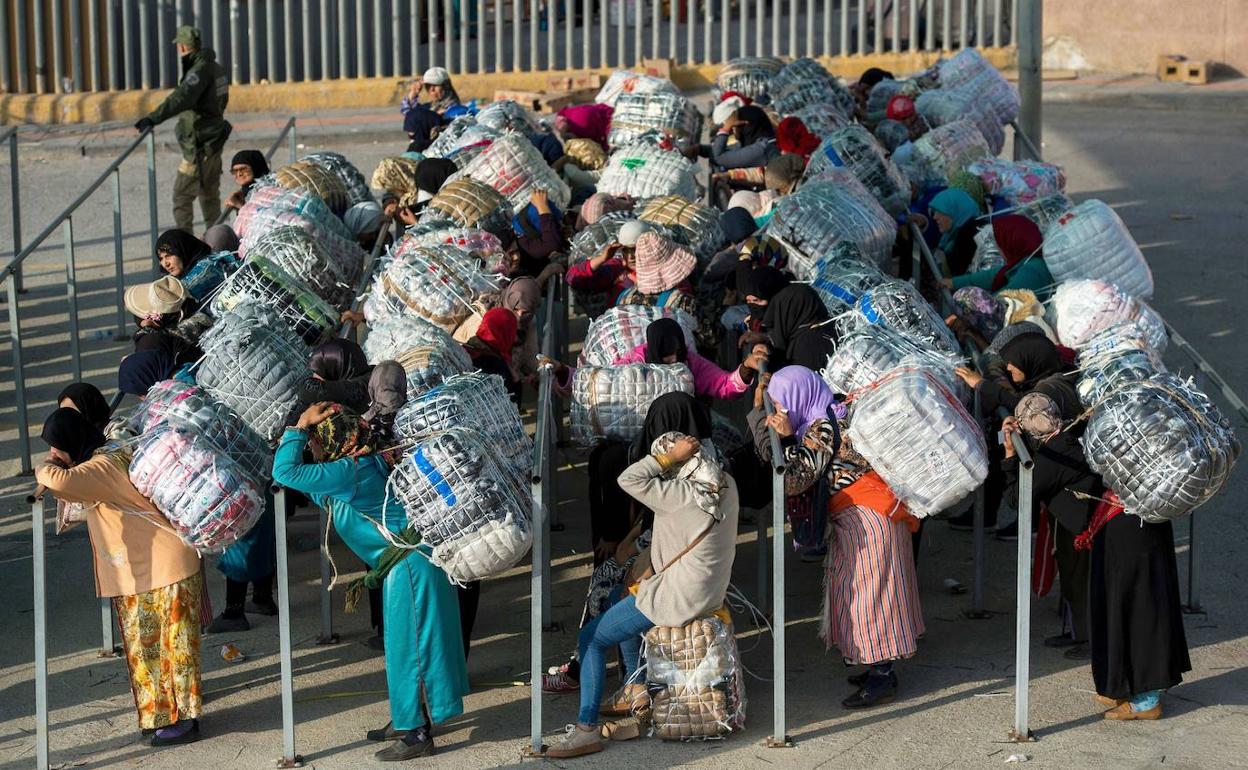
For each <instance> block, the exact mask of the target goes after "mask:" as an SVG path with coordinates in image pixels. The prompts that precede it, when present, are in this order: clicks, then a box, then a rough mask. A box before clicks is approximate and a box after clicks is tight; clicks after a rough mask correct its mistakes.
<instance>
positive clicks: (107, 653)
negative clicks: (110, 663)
mask: <svg viewBox="0 0 1248 770" xmlns="http://www.w3.org/2000/svg"><path fill="white" fill-rule="evenodd" d="M114 626H115V624H114V622H113V600H112V599H109V598H107V597H105V598H103V599H100V652H99V656H100V657H101V658H114V657H116V656H117V640H116V637H114V635H113V628H114Z"/></svg>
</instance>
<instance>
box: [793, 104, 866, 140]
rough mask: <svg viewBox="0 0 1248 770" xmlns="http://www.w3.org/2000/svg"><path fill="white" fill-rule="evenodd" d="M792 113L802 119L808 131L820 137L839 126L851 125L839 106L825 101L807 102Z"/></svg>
mask: <svg viewBox="0 0 1248 770" xmlns="http://www.w3.org/2000/svg"><path fill="white" fill-rule="evenodd" d="M793 115H794V117H796V118H797V119H798V120H800V121H802V123H803V124H804V125H805V126H806V129H807V130H808V131H810V133H812V134H814V135H815V136H817V137H820V138H823V137H826V136H827V135H828V134H830V133H832V132H833V131H836V130H837V129H839V128H844V127H845V126H848V125H852V123H851V122H850V120H849V119H848V118H847V117H845V114H844V113H842V112H841V110H840V108H839V107H837V106H836V105H834V104H828V103H826V102H816V103H815V104H807V105H805V106H803V107H802V108H801V109H800V110H797V111H796V112H794V113H793Z"/></svg>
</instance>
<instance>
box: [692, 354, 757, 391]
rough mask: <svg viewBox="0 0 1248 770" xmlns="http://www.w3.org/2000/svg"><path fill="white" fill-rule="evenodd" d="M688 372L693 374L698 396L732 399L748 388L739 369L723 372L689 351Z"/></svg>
mask: <svg viewBox="0 0 1248 770" xmlns="http://www.w3.org/2000/svg"><path fill="white" fill-rule="evenodd" d="M689 371H691V372H693V384H694V389H695V390H696V391H697V393H698V395H700V396H710V397H711V398H720V399H725V398H734V397H736V396H739V395H741V394H742V393H744V392H745V389H746V388H747V387H749V386H748V385H747V383H746V381H745V379H744V378H743V377H742V376H741V369H740V367H738V368H736V369H733V370H732V371H731V372H727V371H724V370H723V369H720V368H719V367H718V366H716V365H715V364H714V363H713V362H711V361H708V360H707V359H705V358H703V357H702V356H700V355H698V354H697V353H695V352H694V351H692V350H691V351H689ZM750 379H751V380H752V379H753V377H751V378H750Z"/></svg>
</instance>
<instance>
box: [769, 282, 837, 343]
mask: <svg viewBox="0 0 1248 770" xmlns="http://www.w3.org/2000/svg"><path fill="white" fill-rule="evenodd" d="M826 320H828V308H827V306H826V305H824V304H823V300H822V299H820V298H819V295H818V293H816V292H815V290H814V289H812V288H810V287H809V286H807V285H806V284H792V285H790V286H786V287H785V288H783V289H781V290H780V291H779V292H777V293H776V295H775V296H774V297H772V298H771V301H769V302H768V303H767V312H766V313H764V314H763V328H764V329H766V331H767V333H768V334H769V335H770V336H771V342H772V344H773V345H774V346H775V347H777V348H779V349H780V350H783V351H785V352H786V354H788V353H790V352H791V351H792V348H793V343H794V342H796V341H797V338H798V337H799V336H801V333H802V332H803V331H805V330H806V329H807V328H809V327H811V326H813V325H815V324H819V323H822V322H824V321H826Z"/></svg>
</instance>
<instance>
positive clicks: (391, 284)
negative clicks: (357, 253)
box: [364, 239, 498, 331]
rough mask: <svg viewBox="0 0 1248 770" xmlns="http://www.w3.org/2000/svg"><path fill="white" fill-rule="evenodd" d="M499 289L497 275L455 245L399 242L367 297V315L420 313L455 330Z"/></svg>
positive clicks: (382, 316)
mask: <svg viewBox="0 0 1248 770" xmlns="http://www.w3.org/2000/svg"><path fill="white" fill-rule="evenodd" d="M497 293H498V281H497V279H496V277H495V276H492V275H490V274H489V273H486V272H485V271H484V269H483V266H482V264H481V262H480V260H478V259H475V258H473V257H472V256H471V255H469V254H467V253H466V252H464V251H462V250H460V249H459V248H457V247H455V246H417V245H415V243H414V241H413V240H412V239H403V240H401V241H400V242H399V244H398V246H396V247H395V248H394V249H393V250H392V251H391V252H390V255H389V257H388V258H387V260H386V263H385V266H384V268H383V270H382V272H381V274H380V276H379V277H378V279H377V280H375V281H374V282H373V285H372V288H371V289H370V290H369V293H368V296H367V297H366V298H365V300H364V314H365V317H367V318H370V319H371V318H386V317H391V316H394V315H416V316H420V317H421V318H424V319H425V320H427V321H429V322H431V323H433V324H435V325H437V326H440V327H442V328H443V329H445V330H447V331H454V330H455V328H456V327H457V326H459V325H460V324H461V323H463V322H464V319H466V318H467V317H468V316H469V315H471V314H472V313H473V312H475V307H476V306H477V305H478V304H479V303H483V302H486V301H487V300H488V298H489V297H490V296H492V295H495V294H497Z"/></svg>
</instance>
